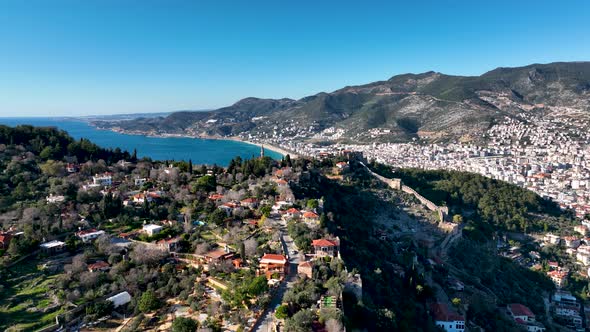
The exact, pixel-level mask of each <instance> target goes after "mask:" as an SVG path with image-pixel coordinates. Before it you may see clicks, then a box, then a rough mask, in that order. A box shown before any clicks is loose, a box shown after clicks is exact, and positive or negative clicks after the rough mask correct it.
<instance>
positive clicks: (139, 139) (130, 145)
mask: <svg viewBox="0 0 590 332" xmlns="http://www.w3.org/2000/svg"><path fill="white" fill-rule="evenodd" d="M0 124H3V125H8V126H11V127H14V126H17V125H22V124H28V125H32V126H40V127H48V126H49V127H57V128H59V129H63V130H65V131H67V132H68V133H69V134H70V136H72V137H74V138H75V139H80V138H87V139H89V140H90V141H92V142H93V143H95V144H98V145H99V146H101V147H103V148H117V147H119V148H121V149H122V150H127V151H129V152H130V153H132V152H133V150H134V149H137V156H138V157H140V158H141V157H150V158H152V159H153V160H176V161H180V160H184V161H189V160H192V162H193V164H195V165H200V164H206V165H213V164H216V165H219V166H227V165H228V164H229V162H230V160H231V159H232V158H234V157H236V156H240V157H242V159H251V158H253V157H258V156H259V155H260V147H258V146H256V145H253V144H248V143H244V142H238V141H230V140H216V139H201V138H184V137H148V136H142V135H126V134H120V133H116V132H112V131H107V130H98V129H96V128H95V127H93V126H92V125H90V124H89V123H87V122H85V121H83V120H78V119H71V118H50V117H47V118H2V117H0ZM264 154H265V155H266V156H269V157H271V158H274V159H281V158H282V155H281V154H279V153H277V152H274V151H271V150H268V149H265V150H264Z"/></svg>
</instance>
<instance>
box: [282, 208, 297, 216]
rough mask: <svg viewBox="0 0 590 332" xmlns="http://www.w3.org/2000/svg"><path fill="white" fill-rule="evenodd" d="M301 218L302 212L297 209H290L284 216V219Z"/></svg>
mask: <svg viewBox="0 0 590 332" xmlns="http://www.w3.org/2000/svg"><path fill="white" fill-rule="evenodd" d="M299 217H301V212H299V210H297V209H296V208H290V209H289V210H287V212H286V213H285V214H284V215H283V218H286V219H293V218H299Z"/></svg>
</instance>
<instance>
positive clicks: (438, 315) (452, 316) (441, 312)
mask: <svg viewBox="0 0 590 332" xmlns="http://www.w3.org/2000/svg"><path fill="white" fill-rule="evenodd" d="M430 310H431V311H432V315H433V316H434V320H436V321H441V322H454V321H465V318H464V317H463V316H461V315H459V314H458V313H456V312H453V311H450V310H449V308H448V307H447V305H446V304H444V303H433V304H432V305H431V306H430Z"/></svg>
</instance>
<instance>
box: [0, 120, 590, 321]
mask: <svg viewBox="0 0 590 332" xmlns="http://www.w3.org/2000/svg"><path fill="white" fill-rule="evenodd" d="M0 129H2V130H1V131H0V135H1V136H0V138H2V140H0V142H3V143H1V144H0V160H1V162H2V169H4V171H3V172H2V174H1V180H2V184H3V187H2V191H3V196H2V199H1V200H0V208H1V211H0V212H1V213H0V223H1V226H0V227H1V229H2V232H1V234H0V250H1V251H0V253H1V256H0V263H1V264H2V265H3V269H2V270H1V272H0V274H1V278H0V294H1V295H2V298H3V299H4V300H3V304H2V306H1V307H0V326H1V327H2V329H4V330H7V331H21V330H41V331H54V330H80V331H104V330H117V331H137V330H145V331H197V330H202V331H329V332H333V331H343V330H344V329H345V328H346V330H363V329H367V330H369V331H391V330H400V331H417V330H418V331H437V330H440V329H443V330H445V331H467V330H479V329H483V330H497V331H500V330H516V329H519V328H521V329H527V330H529V331H544V330H548V331H551V330H558V329H566V330H567V329H573V330H576V329H577V330H581V329H583V327H584V326H585V324H586V323H585V322H586V320H587V316H589V315H588V313H589V311H587V310H586V308H587V307H588V306H587V305H586V301H587V299H588V296H589V294H588V287H587V284H588V279H587V276H588V269H587V268H586V265H588V264H589V263H590V258H589V257H590V251H589V250H588V249H587V248H586V247H587V246H590V241H588V238H587V228H586V227H587V226H589V225H590V224H589V223H583V224H582V223H579V222H576V221H575V220H574V219H572V218H571V217H569V216H567V215H561V214H560V212H559V210H558V209H557V210H552V209H551V208H550V207H551V206H550V205H547V206H548V207H546V206H545V204H546V203H544V202H543V201H542V199H541V198H539V197H538V196H536V195H534V194H532V193H530V192H527V191H525V190H522V189H520V188H518V187H515V186H511V185H508V184H503V183H497V182H489V183H488V182H485V181H484V182H481V181H483V180H482V179H486V178H483V177H481V178H479V177H477V176H475V175H467V174H462V173H461V174H459V175H457V174H455V173H448V174H450V175H449V176H451V177H452V176H459V180H457V181H456V182H460V183H464V184H471V183H480V182H481V183H482V184H483V185H485V186H487V188H488V190H487V192H490V193H501V195H503V196H501V197H498V199H497V200H496V201H489V204H490V206H479V207H477V206H475V207H474V206H472V205H469V204H468V202H467V200H450V201H448V202H445V201H440V200H438V199H435V198H434V197H432V195H431V192H430V191H428V190H425V188H427V187H428V185H435V183H436V181H430V180H429V181H430V182H428V183H426V182H425V183H420V182H419V181H418V180H421V181H422V180H423V178H422V177H423V176H425V175H423V174H421V173H416V174H415V173H412V172H413V171H411V170H410V171H404V170H398V169H395V170H392V169H390V168H389V167H387V166H386V165H383V164H379V163H375V162H369V161H367V160H366V156H365V155H364V154H363V153H362V152H360V151H346V150H345V151H338V152H334V153H333V154H331V155H323V156H322V158H313V159H311V158H304V157H300V158H293V159H292V158H291V157H290V156H289V155H286V156H285V157H284V158H283V159H282V160H272V159H271V158H268V157H266V156H264V150H261V155H260V157H258V158H254V159H251V160H242V159H240V158H235V159H233V160H231V161H230V163H229V165H228V166H227V167H219V166H215V165H209V166H207V165H192V163H191V162H190V161H189V162H169V161H152V160H149V159H138V158H137V157H136V156H135V153H128V152H124V151H120V150H104V149H100V148H99V147H97V146H95V145H94V144H92V143H91V142H88V141H85V140H81V141H74V140H73V139H71V138H70V137H69V136H67V135H66V134H65V133H64V132H59V131H56V130H55V129H46V128H43V129H37V128H33V127H19V128H17V129H12V128H7V127H0ZM441 174H447V173H441ZM439 175H440V174H439ZM445 176H446V175H445ZM448 181H451V180H448ZM486 181H491V180H489V179H488V180H486ZM449 184H450V185H451V184H452V182H449ZM445 188H446V187H445ZM438 190H442V189H440V188H439V189H438ZM445 190H450V189H445ZM506 192H507V194H506ZM462 194H465V196H469V197H472V198H473V199H475V200H476V201H488V199H487V198H486V196H485V195H486V193H483V192H478V191H476V192H472V193H467V192H465V193H463V192H462ZM479 195H483V196H479ZM450 196H452V195H450ZM453 197H454V196H453ZM521 200H522V201H526V205H520V204H521V203H522V202H521ZM494 204H502V205H503V206H504V207H503V209H500V208H499V205H494ZM537 204H539V205H537ZM513 205H514V208H513ZM490 209H491V211H496V212H493V213H502V215H501V218H500V219H501V220H500V219H497V218H495V216H493V215H489V211H488V210H490ZM556 211H557V212H556ZM499 220H500V221H499ZM576 234H577V235H576Z"/></svg>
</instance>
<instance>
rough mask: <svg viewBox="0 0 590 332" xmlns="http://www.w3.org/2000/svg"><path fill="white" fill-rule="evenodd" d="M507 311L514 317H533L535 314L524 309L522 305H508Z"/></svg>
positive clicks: (526, 308)
mask: <svg viewBox="0 0 590 332" xmlns="http://www.w3.org/2000/svg"><path fill="white" fill-rule="evenodd" d="M508 309H510V312H512V314H513V315H514V316H527V317H535V314H533V312H532V311H531V309H529V308H528V307H526V306H525V305H524V304H520V303H510V304H509V305H508Z"/></svg>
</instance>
